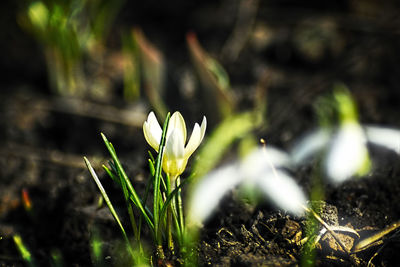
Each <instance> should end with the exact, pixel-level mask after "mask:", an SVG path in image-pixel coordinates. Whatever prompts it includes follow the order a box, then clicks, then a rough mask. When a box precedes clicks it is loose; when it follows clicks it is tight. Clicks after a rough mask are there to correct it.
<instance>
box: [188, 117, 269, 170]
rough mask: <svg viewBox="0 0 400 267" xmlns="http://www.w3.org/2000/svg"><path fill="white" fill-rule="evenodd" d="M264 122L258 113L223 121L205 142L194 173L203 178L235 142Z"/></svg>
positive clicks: (194, 167)
mask: <svg viewBox="0 0 400 267" xmlns="http://www.w3.org/2000/svg"><path fill="white" fill-rule="evenodd" d="M261 123H262V120H261V119H260V117H259V116H258V114H257V113H256V112H244V113H240V114H235V115H232V116H230V117H228V118H226V119H225V120H223V121H222V122H221V123H220V124H219V125H218V126H217V128H216V129H215V130H214V131H213V132H212V133H211V135H210V136H209V137H208V138H207V139H206V140H205V143H204V144H203V145H202V147H201V149H200V151H199V153H198V154H197V157H196V161H195V164H194V166H193V171H192V173H193V174H194V175H195V176H196V177H202V176H203V175H205V174H206V173H208V172H209V171H210V170H211V169H213V168H214V167H215V166H216V165H217V164H218V162H219V161H220V160H221V159H222V157H223V156H224V154H225V152H226V151H227V150H228V149H229V147H230V146H231V145H232V144H233V142H234V141H236V140H238V139H240V138H243V137H246V136H247V135H248V134H249V133H251V131H253V130H254V129H255V128H257V127H259V126H260V124H261Z"/></svg>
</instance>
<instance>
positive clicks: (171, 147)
mask: <svg viewBox="0 0 400 267" xmlns="http://www.w3.org/2000/svg"><path fill="white" fill-rule="evenodd" d="M164 156H166V157H167V158H168V159H170V160H172V159H180V158H183V157H184V144H183V136H182V133H181V131H180V130H178V129H174V130H173V131H172V132H171V134H170V136H169V137H168V139H167V141H166V144H165V154H164Z"/></svg>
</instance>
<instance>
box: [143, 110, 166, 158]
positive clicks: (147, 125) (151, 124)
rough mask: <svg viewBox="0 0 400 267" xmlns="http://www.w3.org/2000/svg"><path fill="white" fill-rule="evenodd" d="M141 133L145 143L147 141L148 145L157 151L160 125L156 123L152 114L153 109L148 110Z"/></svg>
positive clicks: (159, 139)
mask: <svg viewBox="0 0 400 267" xmlns="http://www.w3.org/2000/svg"><path fill="white" fill-rule="evenodd" d="M143 134H144V137H145V139H146V141H147V143H149V145H150V146H151V147H152V148H154V150H156V151H157V152H158V148H159V146H160V141H161V135H162V129H161V127H160V124H158V121H157V118H156V116H155V115H154V112H153V111H152V112H150V114H149V116H148V117H147V120H146V121H145V122H144V124H143Z"/></svg>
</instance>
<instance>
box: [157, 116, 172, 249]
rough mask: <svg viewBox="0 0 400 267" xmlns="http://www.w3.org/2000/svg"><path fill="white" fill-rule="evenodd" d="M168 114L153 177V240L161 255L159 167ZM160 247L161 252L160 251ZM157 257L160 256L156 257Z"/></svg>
mask: <svg viewBox="0 0 400 267" xmlns="http://www.w3.org/2000/svg"><path fill="white" fill-rule="evenodd" d="M170 116H171V115H170V113H168V114H167V117H166V119H165V122H164V127H163V131H162V136H161V141H160V147H159V153H158V156H157V160H156V166H155V175H154V194H153V197H154V201H153V215H154V233H155V238H156V241H157V245H158V249H157V252H158V253H161V250H162V233H161V231H160V229H161V227H160V224H159V221H160V219H161V218H160V217H159V216H160V197H161V192H160V180H161V167H162V159H163V156H164V149H165V139H166V135H167V129H168V123H169V118H170ZM160 246H161V250H160ZM158 256H159V257H160V256H162V255H158Z"/></svg>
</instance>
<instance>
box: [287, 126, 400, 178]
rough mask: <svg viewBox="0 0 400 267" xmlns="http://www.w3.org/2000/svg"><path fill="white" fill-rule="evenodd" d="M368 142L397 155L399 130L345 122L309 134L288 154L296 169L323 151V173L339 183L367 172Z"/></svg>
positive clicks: (399, 147)
mask: <svg viewBox="0 0 400 267" xmlns="http://www.w3.org/2000/svg"><path fill="white" fill-rule="evenodd" d="M368 143H370V144H374V145H378V146H382V147H384V148H387V149H391V150H393V151H395V152H396V153H397V154H400V130H397V129H391V128H382V127H377V126H366V127H362V126H361V125H359V124H357V123H352V122H346V123H344V124H343V125H342V126H340V127H339V129H338V130H337V131H329V130H326V129H319V130H315V131H313V132H311V133H310V134H308V135H307V136H306V137H304V138H303V139H301V140H300V141H299V142H298V143H297V144H296V145H295V146H294V148H293V149H292V151H291V153H290V154H291V158H292V161H293V163H294V165H296V166H299V165H301V164H303V163H305V162H306V161H307V160H308V159H309V158H310V157H312V156H316V155H317V156H318V155H320V154H319V152H320V151H323V150H324V149H325V150H326V152H325V153H326V157H325V159H324V163H323V166H324V171H325V173H326V175H327V176H328V178H329V179H330V180H331V181H332V182H333V183H341V182H343V181H345V180H347V179H349V178H351V177H352V176H357V175H358V176H361V175H365V174H366V173H368V171H369V170H370V166H371V163H370V160H369V155H368V148H367V144H368Z"/></svg>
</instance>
